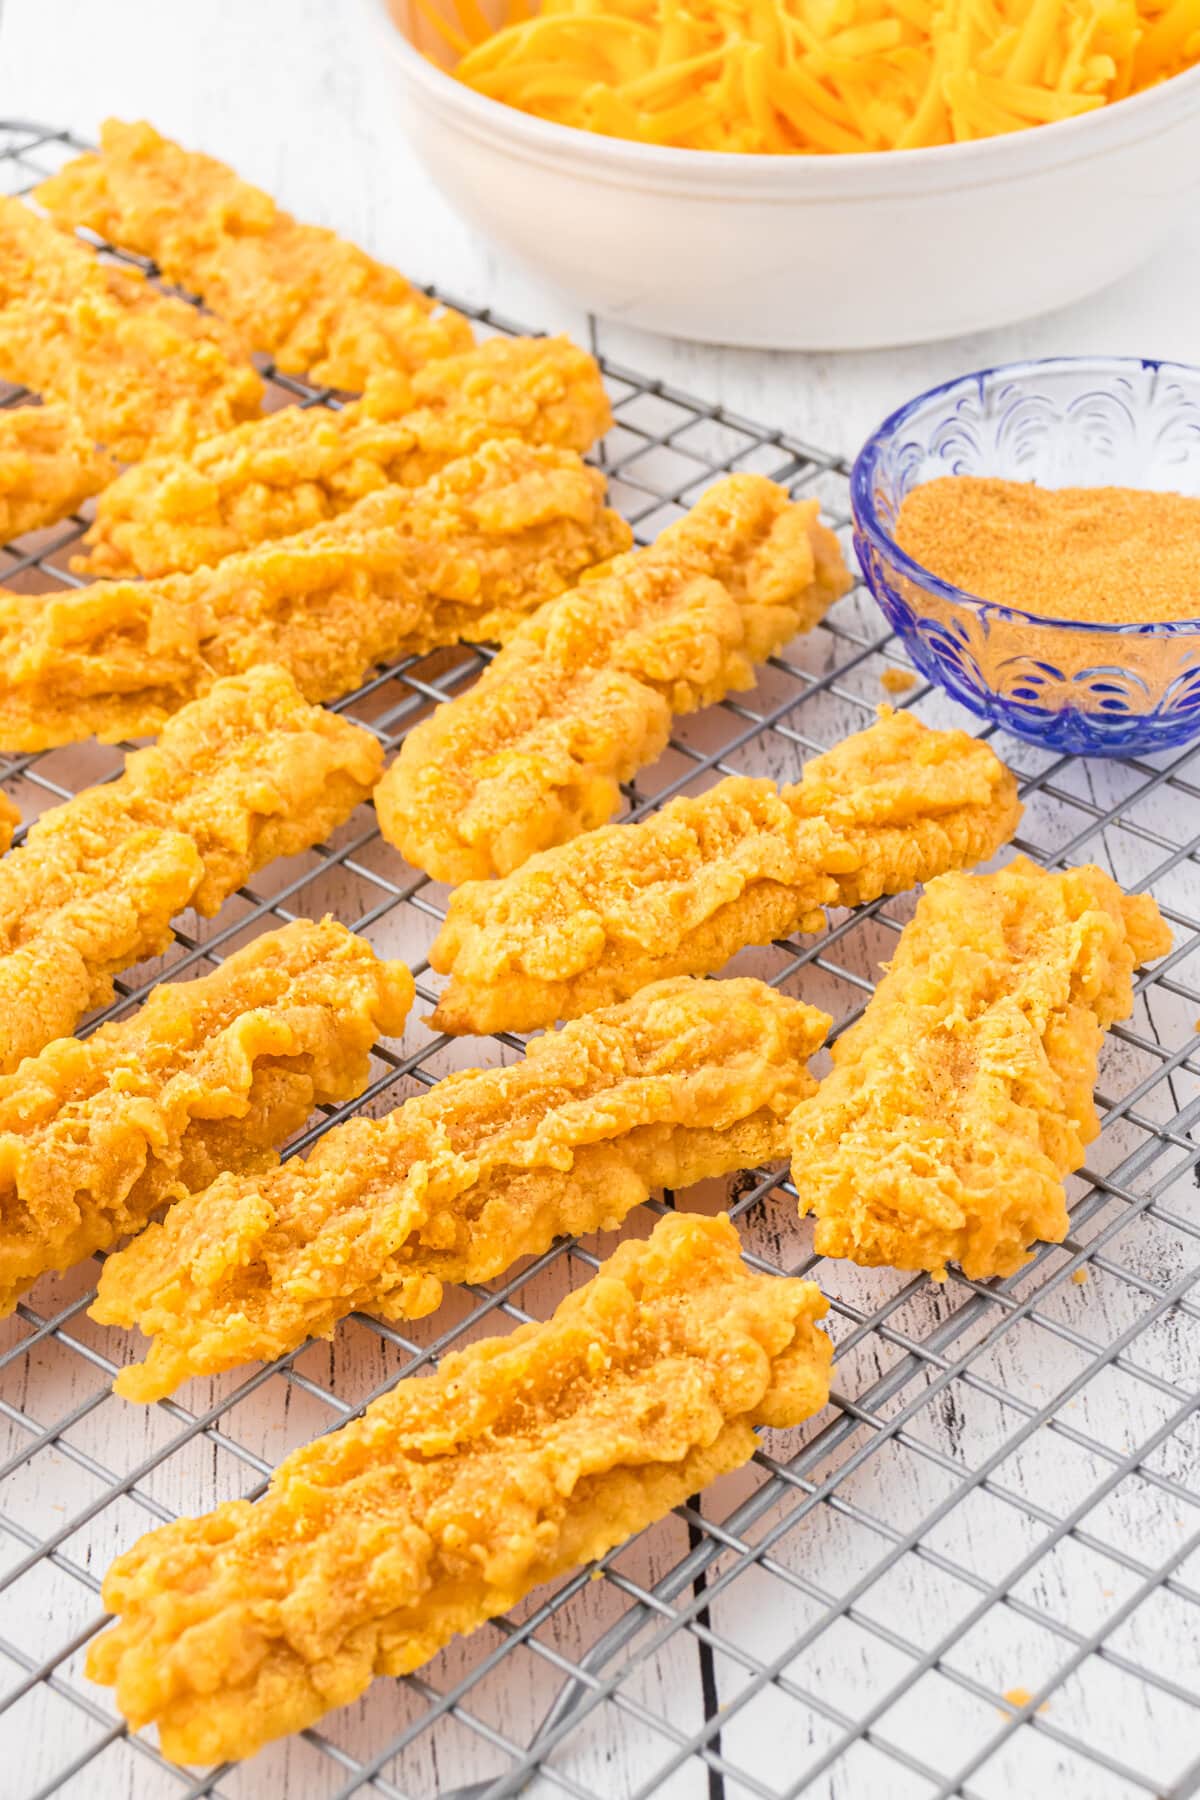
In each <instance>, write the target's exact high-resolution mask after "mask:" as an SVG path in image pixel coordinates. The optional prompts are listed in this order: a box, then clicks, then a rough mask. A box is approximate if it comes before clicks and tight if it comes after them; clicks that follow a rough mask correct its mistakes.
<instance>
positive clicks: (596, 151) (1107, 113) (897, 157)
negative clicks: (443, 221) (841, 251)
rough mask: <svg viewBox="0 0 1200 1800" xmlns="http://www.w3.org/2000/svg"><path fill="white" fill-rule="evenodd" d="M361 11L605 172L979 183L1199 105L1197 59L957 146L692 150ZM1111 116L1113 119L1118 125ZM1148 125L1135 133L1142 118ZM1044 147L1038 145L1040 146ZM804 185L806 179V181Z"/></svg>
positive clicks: (386, 16) (519, 138)
mask: <svg viewBox="0 0 1200 1800" xmlns="http://www.w3.org/2000/svg"><path fill="white" fill-rule="evenodd" d="M360 11H365V12H366V13H367V14H369V15H370V19H371V21H372V23H373V24H374V26H375V29H376V32H377V34H378V35H382V36H385V37H386V39H387V42H388V44H389V46H390V51H391V54H392V55H394V56H395V57H397V58H398V60H399V61H400V62H401V64H402V65H403V66H404V68H405V70H406V72H407V73H408V74H410V75H411V76H412V77H413V78H414V79H415V80H417V81H419V82H421V83H422V85H423V86H424V87H425V88H426V89H427V91H428V92H429V93H430V94H431V95H432V96H433V97H434V98H435V99H438V100H440V101H442V102H449V103H451V104H453V105H454V106H455V108H456V110H458V111H459V112H460V113H462V114H463V115H465V117H466V118H468V119H470V120H471V121H472V123H474V124H475V125H476V126H481V127H483V128H485V129H487V130H488V131H489V132H491V133H493V134H495V133H499V134H500V135H501V136H503V137H506V138H508V139H509V140H510V141H511V142H514V143H519V144H521V145H523V147H524V148H526V149H528V150H537V151H540V152H542V153H543V154H546V153H549V154H550V155H551V156H552V157H553V158H555V159H556V160H557V159H558V158H560V157H562V156H563V155H568V156H569V155H571V154H573V153H577V152H579V151H580V150H581V149H583V148H584V147H586V150H587V154H588V155H589V157H591V158H592V159H593V160H594V162H595V163H596V164H597V165H598V172H599V170H606V171H608V172H610V173H611V172H617V171H621V170H628V169H629V168H630V167H631V166H633V167H636V168H638V169H641V170H644V171H646V172H647V173H658V174H660V175H675V176H686V175H688V174H691V175H694V176H696V177H698V178H699V179H700V180H701V182H703V180H704V179H705V178H706V177H708V178H713V177H726V178H734V177H735V176H736V177H744V176H745V174H746V173H747V165H750V166H751V168H752V169H754V170H756V171H757V172H758V174H759V175H760V176H763V175H765V176H766V178H767V182H768V184H769V185H774V184H775V183H776V182H779V181H781V180H782V178H783V177H784V176H785V175H787V174H790V175H791V176H792V178H793V179H794V178H795V177H796V176H797V175H799V174H804V175H807V176H811V175H812V173H813V172H814V171H819V172H820V176H821V178H822V181H824V179H825V178H826V177H829V178H831V183H832V186H833V188H834V190H835V191H839V190H840V189H842V188H843V187H845V188H854V187H857V186H859V185H861V183H862V182H864V181H867V182H870V181H871V180H873V179H878V178H879V177H880V176H881V175H885V174H886V175H887V177H888V185H889V187H890V186H891V180H892V178H893V177H895V176H898V175H902V174H903V172H904V171H908V172H909V173H910V174H916V173H918V172H919V173H920V174H922V175H923V176H926V177H930V176H935V175H937V174H940V175H942V176H943V177H948V176H951V175H952V174H953V173H956V172H962V173H965V174H967V175H968V176H969V177H970V179H971V180H972V182H974V181H978V180H979V179H980V178H981V175H982V174H983V172H984V171H985V170H987V169H988V168H989V167H990V166H991V165H999V166H1000V172H1001V173H1004V172H1007V171H1010V170H1013V169H1020V168H1023V167H1025V166H1027V165H1028V164H1029V163H1030V162H1032V163H1034V164H1036V165H1040V164H1041V162H1042V161H1043V160H1044V157H1045V156H1046V155H1047V154H1049V152H1050V151H1051V149H1057V150H1059V151H1061V152H1062V153H1063V154H1062V156H1060V157H1059V159H1058V160H1059V161H1063V160H1067V161H1077V160H1079V159H1081V158H1083V157H1086V156H1087V155H1089V154H1092V153H1094V152H1095V150H1096V149H1097V147H1098V146H1097V142H1096V140H1098V139H1099V140H1103V139H1105V138H1108V137H1109V136H1110V135H1115V136H1116V137H1117V139H1118V141H1119V142H1122V143H1124V142H1127V141H1129V139H1130V138H1131V137H1132V136H1134V135H1136V136H1137V137H1145V136H1153V135H1155V134H1156V132H1157V130H1158V129H1160V128H1165V122H1162V124H1161V125H1160V122H1159V121H1158V120H1157V118H1156V115H1157V113H1158V112H1159V111H1166V112H1169V113H1175V114H1178V115H1179V116H1184V115H1185V114H1187V113H1190V112H1192V111H1196V110H1200V63H1197V64H1196V65H1194V66H1193V67H1192V68H1190V69H1183V70H1181V71H1180V73H1179V74H1177V75H1172V76H1170V77H1169V78H1168V79H1167V80H1166V81H1161V82H1158V83H1157V84H1156V85H1155V86H1154V87H1151V88H1144V89H1142V90H1141V92H1140V93H1136V94H1129V95H1127V96H1126V97H1125V98H1124V99H1123V100H1119V101H1115V102H1113V103H1112V104H1111V105H1108V106H1102V107H1097V108H1096V109H1095V110H1094V111H1093V112H1089V113H1082V114H1078V115H1077V116H1076V117H1075V118H1071V119H1055V120H1052V121H1049V122H1048V123H1046V124H1043V125H1037V126H1034V127H1031V128H1030V129H1029V130H1028V131H1019V132H1010V133H1007V134H1001V135H997V136H994V137H990V138H976V139H972V140H971V141H969V142H967V143H961V144H930V145H926V146H923V147H921V148H917V149H911V150H865V151H862V152H855V153H854V154H849V153H847V154H843V155H836V154H829V155H813V156H805V155H791V154H785V153H782V152H777V151H761V152H755V153H754V154H753V155H748V154H747V153H745V152H743V151H735V150H689V149H684V148H681V147H680V146H678V145H674V144H642V143H639V142H637V141H636V140H634V139H629V138H615V137H606V136H604V135H603V134H601V133H599V132H590V131H584V130H583V129H582V128H581V127H579V126H575V125H559V124H557V123H555V122H554V121H552V120H550V119H542V118H539V117H538V116H537V115H536V114H533V113H526V112H522V111H521V110H520V109H519V108H518V107H513V106H508V105H506V104H505V103H504V102H503V101H499V100H493V99H491V98H490V97H489V96H488V95H486V94H481V93H479V92H478V91H477V90H476V89H475V88H470V87H467V86H466V85H465V83H463V82H460V81H456V80H455V79H454V77H453V75H452V74H451V73H450V72H449V71H448V70H446V69H443V68H442V67H440V65H439V64H437V63H436V62H434V61H433V60H432V58H430V57H428V56H426V55H424V54H423V52H421V51H420V50H418V49H417V47H416V45H415V44H414V43H412V41H411V40H410V39H409V38H408V37H407V36H406V34H405V32H404V30H403V29H402V27H401V25H400V23H399V21H398V20H397V19H396V18H395V17H394V16H393V13H392V11H391V7H390V6H389V3H388V0H360ZM1114 121H1115V124H1114ZM1139 122H1140V123H1141V125H1142V126H1143V129H1142V130H1141V131H1136V127H1137V125H1138V123H1139ZM1039 146H1041V149H1039ZM800 185H803V184H800Z"/></svg>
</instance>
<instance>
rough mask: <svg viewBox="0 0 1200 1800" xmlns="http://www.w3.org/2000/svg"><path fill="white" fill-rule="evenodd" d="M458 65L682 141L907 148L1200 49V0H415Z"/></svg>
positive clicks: (528, 102) (1149, 81) (1097, 102)
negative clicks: (498, 13) (493, 1)
mask: <svg viewBox="0 0 1200 1800" xmlns="http://www.w3.org/2000/svg"><path fill="white" fill-rule="evenodd" d="M417 3H418V4H419V5H420V7H421V10H422V12H423V13H424V14H425V16H426V17H427V18H428V19H429V20H430V21H431V22H432V23H435V24H436V25H437V27H438V29H439V31H440V32H441V33H442V35H443V37H444V38H445V39H446V40H447V42H448V44H449V46H450V48H451V49H452V50H453V51H454V53H455V55H456V56H457V57H458V61H457V64H456V66H455V70H454V73H455V74H456V75H457V76H458V78H459V80H461V81H463V82H466V83H467V84H468V85H469V86H470V87H473V88H475V89H477V90H478V91H479V92H480V93H481V94H487V95H489V96H490V97H491V98H492V99H495V100H500V101H503V102H504V103H505V104H507V105H509V106H515V107H519V108H520V109H521V110H522V111H524V112H528V113H535V114H537V115H538V116H540V117H541V118H544V119H552V120H554V121H556V122H557V123H559V124H562V125H574V126H578V127H579V128H581V129H582V130H585V131H595V132H601V133H604V134H606V135H607V136H610V137H621V138H632V139H635V140H637V141H639V142H641V143H647V144H674V145H679V146H681V147H683V148H686V149H695V150H734V151H751V152H754V151H759V152H762V151H767V152H783V153H788V152H798V153H806V152H807V153H813V152H829V151H834V152H843V151H848V152H855V151H864V150H903V149H915V148H918V147H920V146H924V145H930V144H948V143H961V142H964V141H967V140H970V139H972V138H983V137H992V136H995V135H996V134H997V133H1000V132H1009V131H1023V130H1025V129H1026V128H1027V127H1028V126H1031V125H1042V124H1046V123H1049V122H1051V121H1053V120H1057V119H1069V118H1073V117H1075V116H1076V115H1078V114H1080V113H1086V112H1090V111H1092V110H1093V109H1094V108H1097V107H1101V106H1108V105H1111V104H1112V102H1113V101H1115V100H1121V99H1124V98H1125V97H1126V96H1127V95H1129V94H1133V93H1137V92H1139V91H1140V90H1141V89H1143V88H1146V87H1150V86H1153V85H1154V84H1155V83H1157V82H1160V81H1163V80H1165V79H1166V78H1167V77H1168V76H1171V75H1175V74H1178V73H1179V72H1180V71H1181V70H1183V69H1184V68H1186V67H1188V66H1189V65H1190V64H1191V63H1193V62H1196V61H1200V0H544V4H543V5H542V7H541V10H540V11H539V12H538V13H537V14H536V16H531V8H530V6H529V4H528V0H508V7H509V10H508V14H507V19H508V22H507V23H506V24H505V25H503V26H502V27H501V29H499V30H492V29H491V27H490V25H489V23H488V21H487V19H486V18H485V17H484V15H483V13H482V12H481V11H480V9H479V7H478V5H477V4H476V0H449V3H450V4H451V5H452V6H453V10H454V14H455V22H447V20H446V19H445V17H444V16H443V14H442V12H441V11H439V10H438V7H437V0H417Z"/></svg>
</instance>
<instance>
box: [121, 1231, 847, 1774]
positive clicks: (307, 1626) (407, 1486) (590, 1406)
mask: <svg viewBox="0 0 1200 1800" xmlns="http://www.w3.org/2000/svg"><path fill="white" fill-rule="evenodd" d="M738 1252H739V1246H738V1238H737V1233H736V1232H735V1231H734V1229H733V1227H732V1225H730V1223H729V1221H728V1220H727V1219H705V1218H701V1217H698V1216H688V1215H686V1214H673V1215H669V1216H668V1217H666V1218H664V1219H663V1220H661V1221H660V1223H659V1224H658V1225H657V1226H656V1228H655V1230H654V1233H653V1235H652V1236H651V1237H650V1239H649V1240H648V1241H647V1242H641V1243H638V1242H631V1243H626V1244H622V1245H621V1247H620V1248H619V1249H618V1250H617V1251H616V1253H615V1255H613V1256H612V1257H610V1258H609V1260H608V1261H607V1262H606V1263H604V1264H603V1265H602V1267H601V1268H600V1271H599V1273H598V1274H597V1275H596V1276H595V1278H594V1279H593V1280H592V1281H590V1282H589V1283H588V1284H587V1286H586V1287H584V1288H581V1289H580V1290H579V1291H578V1292H577V1293H575V1294H572V1295H570V1296H569V1297H568V1298H567V1299H566V1300H564V1301H563V1302H562V1304H561V1305H560V1306H559V1308H558V1310H557V1311H556V1312H555V1314H554V1316H553V1318H552V1319H550V1320H548V1321H547V1322H546V1323H545V1324H533V1325H524V1326H522V1327H521V1328H520V1329H519V1330H517V1331H515V1332H513V1333H512V1335H511V1336H510V1337H507V1338H488V1339H485V1340H484V1341H483V1342H481V1343H477V1344H473V1345H472V1346H471V1347H470V1349H468V1350H464V1351H461V1352H458V1353H457V1354H454V1355H450V1356H446V1357H444V1358H443V1360H442V1363H441V1366H440V1368H439V1369H438V1372H437V1373H436V1374H435V1375H431V1376H428V1377H424V1378H411V1379H409V1380H406V1381H401V1382H400V1383H399V1384H398V1385H397V1386H396V1387H395V1388H394V1389H393V1390H392V1391H391V1392H390V1393H389V1394H386V1395H385V1396H384V1397H383V1398H382V1399H380V1400H376V1401H374V1402H373V1403H372V1404H371V1405H370V1406H369V1407H368V1408H367V1410H366V1412H365V1413H364V1414H363V1416H362V1417H361V1418H360V1419H356V1420H354V1421H353V1422H352V1423H351V1424H349V1425H344V1426H343V1427H342V1429H341V1430H340V1431H337V1432H334V1433H332V1434H331V1435H330V1436H328V1437H323V1438H318V1439H317V1441H316V1442H315V1443H313V1444H309V1445H307V1446H306V1447H305V1448H303V1449H301V1450H296V1451H293V1452H292V1454H291V1455H290V1456H289V1457H288V1458H287V1459H286V1460H285V1461H284V1462H283V1463H282V1464H281V1466H280V1468H279V1469H278V1470H277V1472H276V1474H275V1477H274V1479H273V1480H272V1482H271V1486H270V1488H269V1489H268V1490H267V1492H266V1494H265V1495H264V1496H263V1498H262V1499H261V1500H259V1501H257V1502H256V1503H254V1504H252V1503H251V1502H249V1501H246V1500H236V1501H232V1502H226V1503H225V1505H223V1506H220V1507H218V1508H217V1510H216V1511H215V1512H213V1513H209V1514H208V1515H207V1516H206V1517H204V1518H200V1519H181V1520H179V1521H178V1522H176V1523H174V1524H171V1525H166V1526H162V1527H160V1528H159V1529H158V1530H157V1531H153V1532H151V1533H149V1534H148V1535H147V1536H146V1537H144V1538H142V1539H141V1541H140V1542H139V1543H137V1544H135V1545H134V1547H133V1549H132V1550H130V1551H128V1552H126V1554H125V1555H124V1556H122V1557H120V1558H119V1559H118V1560H117V1561H116V1562H115V1563H114V1564H113V1566H112V1568H111V1569H110V1570H109V1572H108V1575H107V1577H106V1579H105V1582H104V1588H103V1596H104V1602H105V1605H106V1606H108V1607H109V1608H110V1609H111V1610H112V1611H113V1612H115V1613H117V1614H118V1615H119V1619H118V1623H117V1624H116V1625H115V1626H113V1628H112V1629H111V1630H109V1631H107V1632H106V1633H105V1634H104V1635H103V1636H102V1637H100V1638H98V1639H96V1641H95V1642H94V1643H93V1645H92V1646H91V1648H90V1650H89V1653H88V1663H87V1670H88V1674H89V1675H90V1676H91V1678H92V1679H93V1680H94V1681H101V1682H105V1683H107V1684H110V1685H112V1686H114V1687H115V1688H116V1690H117V1693H116V1699H117V1705H118V1706H119V1708H120V1710H121V1712H122V1713H123V1714H124V1715H125V1717H126V1718H127V1719H128V1720H129V1722H130V1724H131V1725H132V1726H134V1727H135V1728H137V1727H140V1726H143V1725H147V1724H149V1723H150V1722H151V1721H154V1722H156V1723H157V1725H158V1730H159V1742H160V1744H161V1746H162V1749H163V1752H164V1754H165V1755H167V1756H169V1757H171V1758H173V1759H174V1760H175V1761H177V1762H185V1763H192V1762H195V1763H212V1762H217V1761H223V1760H224V1759H225V1758H226V1757H241V1756H250V1755H252V1754H253V1753H254V1751H256V1750H257V1749H259V1748H260V1747H261V1746H262V1745H263V1744H265V1743H267V1742H268V1741H269V1740H270V1739H272V1738H277V1737H282V1736H283V1735H284V1734H285V1733H287V1732H292V1731H299V1730H301V1729H302V1728H303V1727H304V1726H306V1725H311V1724H312V1723H313V1722H314V1721H315V1720H317V1719H319V1718H320V1717H321V1715H322V1714H323V1713H326V1712H328V1711H329V1710H330V1709H331V1708H332V1707H335V1706H344V1705H346V1704H347V1702H349V1701H351V1700H353V1699H354V1698H355V1697H356V1696H357V1695H359V1694H361V1693H362V1692H363V1690H364V1689H365V1688H366V1687H367V1686H368V1685H369V1683H370V1681H371V1678H372V1676H373V1675H401V1674H406V1673H407V1672H409V1671H410V1670H412V1669H416V1668H419V1667H420V1665H421V1664H422V1663H424V1662H426V1661H428V1659H429V1658H430V1657H431V1656H433V1655H434V1654H435V1652H436V1651H438V1650H439V1649H440V1648H441V1647H442V1645H443V1644H445V1643H447V1642H449V1640H450V1639H451V1638H452V1637H454V1636H455V1635H456V1634H458V1633H462V1632H468V1631H473V1630H474V1629H475V1628H476V1627H477V1626H478V1625H481V1624H482V1623H483V1622H484V1621H485V1620H486V1619H489V1618H492V1617H494V1616H496V1615H497V1614H499V1613H502V1612H504V1611H506V1610H507V1609H508V1608H509V1607H510V1606H512V1605H514V1604H515V1603H516V1602H517V1601H518V1600H519V1599H521V1598H522V1597H523V1596H524V1595H525V1594H527V1593H529V1592H530V1590H531V1589H532V1588H534V1587H536V1586H537V1585H538V1584H539V1583H540V1582H543V1581H548V1580H550V1579H552V1578H553V1577H554V1576H556V1575H561V1574H564V1573H566V1571H567V1570H569V1569H572V1568H575V1567H576V1566H577V1565H579V1564H581V1563H586V1562H588V1561H590V1560H591V1559H592V1558H594V1557H598V1556H602V1555H603V1554H604V1553H605V1551H607V1550H609V1549H611V1548H612V1546H613V1545H614V1544H619V1543H620V1542H622V1540H623V1539H625V1538H627V1537H630V1536H631V1535H632V1534H633V1533H634V1532H637V1531H640V1530H642V1528H643V1527H644V1526H646V1525H649V1524H651V1523H652V1522H653V1521H654V1520H656V1519H660V1518H662V1517H664V1515H665V1514H666V1513H667V1512H669V1511H670V1509H671V1508H672V1507H674V1506H677V1505H679V1504H680V1502H681V1501H683V1500H685V1499H686V1498H687V1496H688V1495H689V1494H693V1493H696V1492H697V1491H698V1490H699V1489H701V1488H703V1487H705V1486H706V1485H707V1484H708V1483H709V1482H711V1481H713V1480H714V1479H715V1478H716V1477H717V1476H718V1475H720V1474H723V1473H725V1472H726V1471H728V1470H730V1469H735V1468H738V1467H739V1466H740V1465H741V1464H743V1463H745V1462H747V1461H749V1459H750V1457H751V1456H752V1455H753V1453H754V1449H755V1444H756V1439H755V1435H754V1427H755V1426H756V1425H768V1426H774V1427H777V1428H786V1427H788V1426H792V1425H797V1424H799V1423H800V1422H801V1420H803V1419H806V1418H808V1417H809V1416H810V1415H811V1414H812V1413H814V1412H816V1411H817V1410H818V1409H819V1408H820V1407H821V1406H823V1405H824V1404H825V1401H826V1400H827V1398H828V1393H829V1364H830V1357H831V1347H830V1343H829V1339H828V1338H827V1337H826V1336H825V1334H824V1332H822V1331H821V1330H819V1329H818V1327H817V1325H816V1320H817V1319H819V1318H821V1317H822V1315H823V1314H824V1312H825V1310H826V1307H825V1302H824V1300H823V1299H822V1298H821V1295H820V1293H819V1292H818V1290H817V1289H816V1288H815V1287H814V1286H813V1285H812V1283H811V1282H804V1281H796V1280H789V1279H785V1278H783V1277H781V1276H775V1275H758V1274H752V1273H751V1272H750V1270H749V1269H747V1268H746V1266H745V1264H744V1263H743V1262H742V1261H741V1258H740V1256H739V1253H738Z"/></svg>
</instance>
